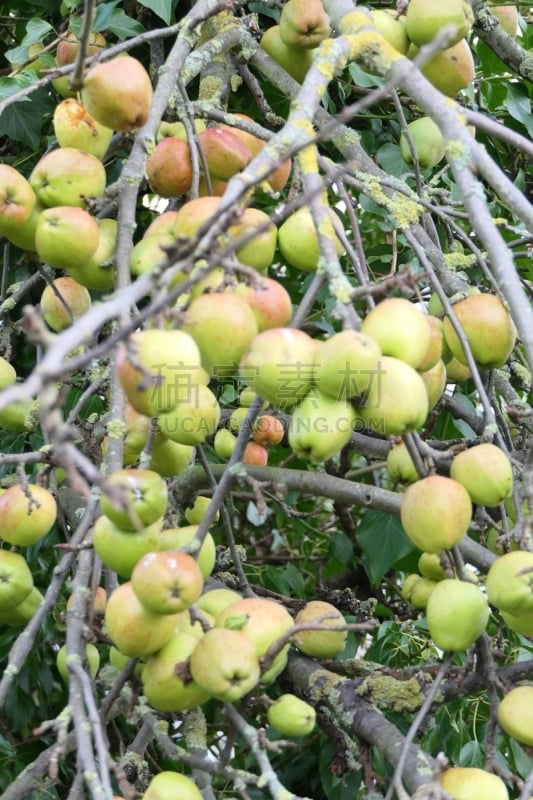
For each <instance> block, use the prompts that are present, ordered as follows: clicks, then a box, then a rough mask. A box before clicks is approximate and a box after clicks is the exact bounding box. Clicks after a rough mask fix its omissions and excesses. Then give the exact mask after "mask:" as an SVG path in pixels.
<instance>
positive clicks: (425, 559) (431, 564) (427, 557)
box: [418, 553, 446, 581]
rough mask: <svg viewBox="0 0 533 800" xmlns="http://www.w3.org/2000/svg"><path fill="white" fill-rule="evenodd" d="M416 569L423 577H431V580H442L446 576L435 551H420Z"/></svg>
mask: <svg viewBox="0 0 533 800" xmlns="http://www.w3.org/2000/svg"><path fill="white" fill-rule="evenodd" d="M418 569H419V571H420V574H421V575H422V576H423V577H424V578H431V580H433V581H442V580H443V579H444V578H445V577H446V574H445V572H444V569H443V567H442V564H441V563H440V558H439V556H438V555H437V553H421V555H420V558H419V559H418Z"/></svg>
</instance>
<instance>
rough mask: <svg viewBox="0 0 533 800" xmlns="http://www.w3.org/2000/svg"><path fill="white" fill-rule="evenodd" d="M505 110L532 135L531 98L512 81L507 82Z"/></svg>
mask: <svg viewBox="0 0 533 800" xmlns="http://www.w3.org/2000/svg"><path fill="white" fill-rule="evenodd" d="M506 105H507V110H508V112H509V114H510V115H511V116H512V117H513V119H516V120H518V122H521V123H522V125H524V127H525V128H527V132H528V133H529V135H530V136H533V114H532V113H531V100H530V99H529V97H528V96H527V94H526V93H525V92H524V91H523V90H522V89H520V88H519V87H518V86H516V85H515V84H513V83H509V84H507V99H506Z"/></svg>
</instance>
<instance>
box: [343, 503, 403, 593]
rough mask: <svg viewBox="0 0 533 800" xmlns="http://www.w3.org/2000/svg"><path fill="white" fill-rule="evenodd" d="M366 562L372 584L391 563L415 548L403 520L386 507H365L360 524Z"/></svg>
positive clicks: (361, 543)
mask: <svg viewBox="0 0 533 800" xmlns="http://www.w3.org/2000/svg"><path fill="white" fill-rule="evenodd" d="M356 537H357V541H358V542H359V544H360V545H361V549H362V551H363V553H364V560H363V564H364V567H365V570H366V572H367V574H368V577H369V578H370V580H371V582H372V585H373V586H377V585H378V584H379V582H380V580H381V579H382V577H383V576H384V575H385V574H386V573H387V572H388V571H389V569H390V568H391V567H392V565H393V564H394V563H395V562H396V561H398V559H400V558H403V557H404V556H406V555H407V554H408V553H410V552H411V551H412V550H414V549H415V547H414V544H413V543H412V542H411V540H410V539H408V538H407V536H406V534H405V532H404V530H403V528H402V525H401V523H400V520H399V519H398V517H395V516H393V515H392V514H385V513H384V512H383V511H373V510H370V511H365V513H364V514H363V518H362V520H361V522H360V524H359V527H358V528H357V533H356Z"/></svg>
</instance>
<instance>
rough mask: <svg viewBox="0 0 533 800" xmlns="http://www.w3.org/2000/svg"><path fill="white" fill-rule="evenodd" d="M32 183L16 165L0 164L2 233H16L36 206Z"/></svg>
mask: <svg viewBox="0 0 533 800" xmlns="http://www.w3.org/2000/svg"><path fill="white" fill-rule="evenodd" d="M35 202H36V195H35V192H34V191H33V189H32V187H31V184H30V183H29V182H28V181H27V180H26V178H25V177H24V176H23V175H21V173H20V172H19V171H18V170H17V169H15V167H12V166H10V165H9V164H0V234H2V236H9V234H10V233H14V234H15V235H16V233H17V231H18V230H20V228H21V227H22V225H24V223H26V222H27V221H28V219H29V217H30V214H31V212H32V210H33V207H34V206H35Z"/></svg>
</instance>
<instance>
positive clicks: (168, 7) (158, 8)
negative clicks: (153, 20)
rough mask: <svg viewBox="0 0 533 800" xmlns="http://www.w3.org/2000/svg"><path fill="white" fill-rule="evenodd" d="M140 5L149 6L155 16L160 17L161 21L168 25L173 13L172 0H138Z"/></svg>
mask: <svg viewBox="0 0 533 800" xmlns="http://www.w3.org/2000/svg"><path fill="white" fill-rule="evenodd" d="M139 3H140V5H141V6H144V7H145V8H149V9H150V11H153V12H154V14H155V15H156V16H157V17H160V18H161V19H162V20H163V22H165V23H166V24H167V25H170V22H171V20H172V14H173V5H174V3H173V2H172V0H139Z"/></svg>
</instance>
